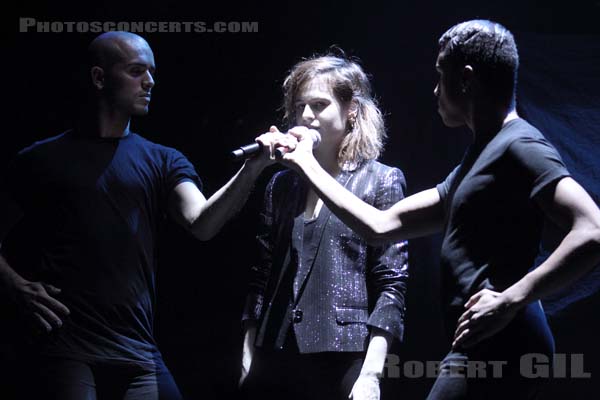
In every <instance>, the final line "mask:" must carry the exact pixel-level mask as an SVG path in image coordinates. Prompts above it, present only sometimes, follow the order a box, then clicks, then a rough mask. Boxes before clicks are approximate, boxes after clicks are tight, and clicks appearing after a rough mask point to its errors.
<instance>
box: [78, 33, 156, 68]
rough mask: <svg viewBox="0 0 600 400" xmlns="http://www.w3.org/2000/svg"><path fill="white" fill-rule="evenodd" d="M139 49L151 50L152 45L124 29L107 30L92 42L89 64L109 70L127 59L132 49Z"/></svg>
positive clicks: (89, 50)
mask: <svg viewBox="0 0 600 400" xmlns="http://www.w3.org/2000/svg"><path fill="white" fill-rule="evenodd" d="M139 50H150V45H149V44H148V42H146V40H145V39H144V38H142V37H141V36H138V35H136V34H134V33H130V32H123V31H116V32H106V33H103V34H102V35H100V36H98V37H97V38H96V39H94V40H93V41H92V43H90V46H89V47H88V57H89V62H90V65H89V66H90V67H94V66H98V67H101V68H102V69H104V70H108V69H110V68H111V67H112V66H113V65H115V64H117V63H119V62H123V61H124V60H126V59H127V58H128V57H129V55H130V54H131V52H132V51H139Z"/></svg>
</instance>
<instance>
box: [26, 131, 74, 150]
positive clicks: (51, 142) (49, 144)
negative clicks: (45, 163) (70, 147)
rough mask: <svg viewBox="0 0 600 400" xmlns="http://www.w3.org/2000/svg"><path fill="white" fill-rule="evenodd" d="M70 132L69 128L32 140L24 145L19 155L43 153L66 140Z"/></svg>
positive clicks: (58, 146) (55, 147)
mask: <svg viewBox="0 0 600 400" xmlns="http://www.w3.org/2000/svg"><path fill="white" fill-rule="evenodd" d="M70 133H71V131H70V130H68V131H65V132H62V133H60V134H58V135H55V136H51V137H48V138H45V139H41V140H38V141H35V142H33V143H32V144H30V145H29V146H26V147H24V148H23V149H22V150H21V151H19V156H27V155H29V154H37V153H44V152H48V151H52V150H55V149H58V148H60V147H61V146H62V145H63V144H64V143H65V141H66V139H67V137H68V135H69V134H70Z"/></svg>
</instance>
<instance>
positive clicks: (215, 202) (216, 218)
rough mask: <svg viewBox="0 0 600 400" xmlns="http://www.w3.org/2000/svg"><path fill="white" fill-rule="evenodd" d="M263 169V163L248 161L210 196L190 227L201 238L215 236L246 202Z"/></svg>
mask: <svg viewBox="0 0 600 400" xmlns="http://www.w3.org/2000/svg"><path fill="white" fill-rule="evenodd" d="M263 169H264V166H263V165H260V164H256V163H254V162H251V161H246V162H245V163H244V165H243V166H242V168H240V170H239V171H238V172H237V173H236V174H235V175H234V176H233V177H232V178H231V179H230V180H229V182H227V183H226V184H225V185H224V186H223V187H221V188H220V189H219V190H218V191H217V192H215V193H214V194H213V195H212V196H210V198H209V199H208V200H207V201H206V203H205V204H204V205H203V206H202V207H201V208H200V209H199V210H198V212H197V215H196V217H195V218H194V221H193V222H192V224H191V227H190V229H191V231H192V233H193V234H194V235H195V236H196V237H198V238H199V239H201V240H208V239H210V238H212V237H213V236H215V235H216V234H217V233H218V232H219V230H220V229H221V228H222V227H223V225H224V224H225V223H226V222H227V221H228V220H229V219H231V218H232V217H233V216H234V215H235V214H236V213H237V212H238V211H239V210H240V209H241V208H242V206H243V205H244V204H245V203H246V200H247V199H248V195H249V194H250V191H251V190H252V188H253V187H254V183H255V181H256V179H257V177H258V176H259V175H260V173H261V172H262V170H263Z"/></svg>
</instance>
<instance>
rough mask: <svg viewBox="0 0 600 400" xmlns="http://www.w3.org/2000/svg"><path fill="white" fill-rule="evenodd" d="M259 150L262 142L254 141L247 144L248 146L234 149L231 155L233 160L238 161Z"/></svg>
mask: <svg viewBox="0 0 600 400" xmlns="http://www.w3.org/2000/svg"><path fill="white" fill-rule="evenodd" d="M259 151H260V144H258V143H252V144H247V145H246V146H242V147H240V148H239V149H237V150H234V151H232V152H231V153H229V156H230V158H231V159H232V160H234V161H237V160H243V159H245V158H247V157H248V156H251V155H252V154H255V153H258V152H259Z"/></svg>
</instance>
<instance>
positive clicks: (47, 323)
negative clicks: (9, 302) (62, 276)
mask: <svg viewBox="0 0 600 400" xmlns="http://www.w3.org/2000/svg"><path fill="white" fill-rule="evenodd" d="M12 289H13V290H11V295H12V298H13V300H14V301H15V303H16V306H17V307H18V308H19V310H20V311H21V312H22V313H24V314H25V318H26V319H27V320H28V321H29V322H31V324H32V325H33V329H34V330H35V331H37V332H38V333H39V332H51V331H52V330H54V329H58V328H60V327H61V326H62V325H63V319H64V318H66V317H67V316H68V315H69V313H70V311H69V309H68V308H67V306H65V305H64V304H63V303H61V302H60V301H58V300H57V299H56V298H55V297H54V296H57V295H58V294H59V293H60V292H61V290H60V289H58V288H56V287H54V286H52V285H50V284H47V283H43V282H30V281H27V280H25V279H23V280H20V281H19V282H18V283H16V284H15V285H14V287H13V288H12Z"/></svg>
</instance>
